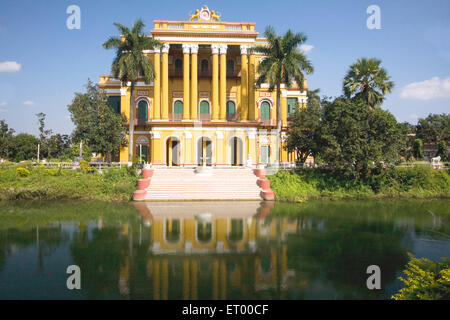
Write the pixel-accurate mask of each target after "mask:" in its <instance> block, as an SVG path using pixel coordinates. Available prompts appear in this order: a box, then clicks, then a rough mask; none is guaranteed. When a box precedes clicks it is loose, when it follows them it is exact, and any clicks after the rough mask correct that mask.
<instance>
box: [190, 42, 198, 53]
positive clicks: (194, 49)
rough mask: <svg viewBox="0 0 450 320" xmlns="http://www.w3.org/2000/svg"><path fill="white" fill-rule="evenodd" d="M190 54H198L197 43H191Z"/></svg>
mask: <svg viewBox="0 0 450 320" xmlns="http://www.w3.org/2000/svg"><path fill="white" fill-rule="evenodd" d="M191 53H193V54H198V44H197V43H191Z"/></svg>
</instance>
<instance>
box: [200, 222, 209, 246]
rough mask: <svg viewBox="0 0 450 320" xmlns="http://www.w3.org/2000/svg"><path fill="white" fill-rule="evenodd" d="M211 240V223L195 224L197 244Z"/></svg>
mask: <svg viewBox="0 0 450 320" xmlns="http://www.w3.org/2000/svg"><path fill="white" fill-rule="evenodd" d="M211 238H212V224H211V222H199V223H198V224H197V239H198V241H199V242H203V243H205V242H209V241H211Z"/></svg>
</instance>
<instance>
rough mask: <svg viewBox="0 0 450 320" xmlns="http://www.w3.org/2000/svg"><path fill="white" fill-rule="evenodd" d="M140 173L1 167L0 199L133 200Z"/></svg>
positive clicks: (110, 170)
mask: <svg viewBox="0 0 450 320" xmlns="http://www.w3.org/2000/svg"><path fill="white" fill-rule="evenodd" d="M137 179H138V177H137V176H136V174H135V173H134V172H133V170H131V169H129V168H122V169H109V170H105V171H104V172H103V174H100V173H98V172H97V171H94V170H91V169H89V168H83V170H62V169H44V168H41V167H37V168H31V167H25V168H21V167H8V168H0V200H21V199H23V200H57V199H77V200H107V201H127V200H130V199H131V197H132V195H133V192H134V191H135V190H136V184H137Z"/></svg>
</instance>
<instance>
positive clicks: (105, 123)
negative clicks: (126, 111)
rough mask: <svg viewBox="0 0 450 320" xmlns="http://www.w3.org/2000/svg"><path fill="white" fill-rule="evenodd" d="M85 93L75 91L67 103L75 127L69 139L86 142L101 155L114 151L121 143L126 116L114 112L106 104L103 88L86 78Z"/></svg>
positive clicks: (116, 151)
mask: <svg viewBox="0 0 450 320" xmlns="http://www.w3.org/2000/svg"><path fill="white" fill-rule="evenodd" d="M86 88H87V92H86V93H76V94H75V98H74V99H73V101H72V103H71V104H70V105H69V106H68V109H69V112H70V113H71V119H72V122H73V123H74V124H75V130H74V131H73V133H72V138H73V139H72V140H73V141H74V142H79V141H80V140H83V144H85V143H87V144H88V145H89V146H90V147H91V148H92V151H93V152H100V153H102V156H103V157H105V156H106V155H108V154H111V153H118V152H119V151H120V148H121V147H122V146H123V145H124V142H125V141H124V137H125V134H126V121H127V120H126V118H125V116H122V115H120V114H117V113H115V112H114V111H113V110H112V108H111V107H110V106H109V104H108V101H107V99H106V96H105V94H104V93H103V92H101V91H99V89H98V88H97V87H96V86H95V85H94V84H93V83H92V82H91V81H88V84H87V86H86Z"/></svg>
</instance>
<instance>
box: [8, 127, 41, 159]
mask: <svg viewBox="0 0 450 320" xmlns="http://www.w3.org/2000/svg"><path fill="white" fill-rule="evenodd" d="M38 143H39V140H38V139H36V137H34V136H32V135H31V134H27V133H20V134H18V135H16V136H14V137H13V138H12V143H11V149H10V156H9V158H10V159H12V160H14V161H16V162H18V161H22V160H29V159H36V157H37V146H38Z"/></svg>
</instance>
